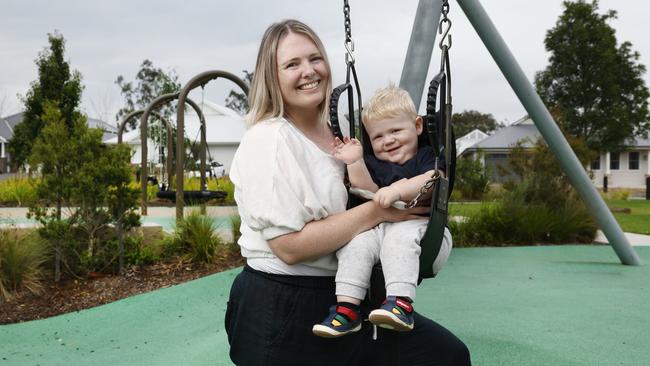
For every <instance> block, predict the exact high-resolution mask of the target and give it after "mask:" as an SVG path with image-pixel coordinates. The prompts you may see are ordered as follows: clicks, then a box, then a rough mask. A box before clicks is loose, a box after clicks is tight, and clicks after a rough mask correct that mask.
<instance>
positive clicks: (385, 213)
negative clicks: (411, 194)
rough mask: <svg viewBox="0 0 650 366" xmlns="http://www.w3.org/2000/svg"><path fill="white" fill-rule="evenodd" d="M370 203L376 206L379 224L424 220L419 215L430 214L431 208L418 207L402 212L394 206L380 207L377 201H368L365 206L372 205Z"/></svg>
mask: <svg viewBox="0 0 650 366" xmlns="http://www.w3.org/2000/svg"><path fill="white" fill-rule="evenodd" d="M370 203H372V204H373V205H374V206H375V207H374V212H375V215H377V217H378V218H379V223H381V222H399V221H406V220H416V219H422V216H419V215H422V214H426V213H427V212H429V207H424V206H418V207H413V208H409V209H406V210H400V209H397V208H395V207H392V206H389V207H387V208H383V207H381V206H380V205H379V203H377V202H375V201H368V202H366V203H364V204H370Z"/></svg>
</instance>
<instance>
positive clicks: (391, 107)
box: [362, 83, 418, 123]
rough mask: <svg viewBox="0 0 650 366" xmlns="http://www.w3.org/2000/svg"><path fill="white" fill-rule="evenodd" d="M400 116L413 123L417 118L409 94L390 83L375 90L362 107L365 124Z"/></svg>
mask: <svg viewBox="0 0 650 366" xmlns="http://www.w3.org/2000/svg"><path fill="white" fill-rule="evenodd" d="M402 115H403V116H405V117H407V118H408V119H410V120H412V121H413V122H415V119H416V118H417V116H418V114H417V111H416V110H415V104H413V99H411V96H410V95H409V93H408V92H407V91H406V90H404V89H400V88H399V87H397V86H395V85H394V84H392V83H391V84H389V85H388V86H387V87H385V88H381V89H379V90H377V91H376V92H375V94H374V95H373V96H372V98H370V100H369V101H368V102H367V103H366V105H365V106H364V107H363V113H362V120H363V122H364V123H367V122H372V121H375V120H378V119H386V118H394V117H397V116H402Z"/></svg>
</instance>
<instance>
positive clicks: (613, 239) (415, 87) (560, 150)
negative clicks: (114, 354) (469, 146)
mask: <svg viewBox="0 0 650 366" xmlns="http://www.w3.org/2000/svg"><path fill="white" fill-rule="evenodd" d="M456 2H457V4H458V5H459V7H460V8H461V9H462V10H463V12H464V13H465V15H466V16H467V18H468V20H469V21H470V23H471V24H472V26H473V27H474V29H475V31H476V32H477V34H478V35H479V37H480V39H481V40H482V42H483V43H484V45H485V46H486V48H487V50H488V51H489V52H490V54H491V55H492V57H493V59H494V60H495V62H496V64H497V66H498V67H499V69H500V70H501V72H502V73H503V75H504V76H505V78H506V80H507V81H508V83H509V84H510V86H511V87H512V89H513V91H514V92H515V94H516V95H517V97H518V99H519V100H520V102H521V103H522V105H523V106H524V108H525V109H526V111H527V112H528V114H529V116H530V117H531V119H532V120H533V122H534V123H535V125H536V126H537V128H538V130H539V131H540V133H541V135H542V137H543V138H544V139H545V141H546V142H547V143H548V145H549V147H550V149H551V151H552V152H553V154H554V156H555V157H556V159H557V160H558V162H559V163H560V166H561V167H562V169H563V171H564V172H565V173H566V175H567V176H568V178H569V180H570V181H571V183H572V185H573V186H574V187H575V188H576V190H577V192H578V193H579V194H580V196H581V198H582V199H583V201H584V202H585V204H586V205H587V207H588V208H589V209H590V211H591V212H593V214H594V217H595V219H596V221H597V223H598V224H599V226H600V227H601V228H602V230H603V232H604V234H605V236H606V237H607V238H608V240H609V242H610V244H611V245H612V247H613V249H614V251H615V252H616V254H617V255H618V257H619V259H620V261H621V262H622V263H623V264H627V265H640V264H641V262H640V259H639V257H638V255H637V253H636V252H635V251H634V249H633V248H632V246H631V245H630V243H629V241H628V240H627V238H626V237H625V235H624V234H623V231H622V230H621V228H620V226H619V225H618V223H617V222H616V220H615V219H614V217H613V215H612V213H611V212H610V211H609V209H608V208H607V205H606V204H605V202H604V201H603V199H602V197H600V195H599V194H598V192H597V191H596V189H595V187H594V186H593V184H592V183H591V181H590V180H589V178H588V176H587V174H586V172H585V170H584V168H583V167H582V165H581V164H580V162H579V160H578V159H577V157H576V155H575V153H574V152H573V151H572V150H571V148H570V146H569V144H568V143H567V141H566V139H565V138H564V136H563V135H562V133H561V132H560V130H559V128H558V126H557V124H556V123H555V122H554V121H553V118H552V117H551V115H550V113H549V112H548V110H547V109H546V107H545V106H544V104H543V103H542V101H541V98H540V97H539V96H538V95H537V93H536V91H535V89H534V88H533V86H532V84H531V83H530V81H528V79H527V78H526V76H525V74H524V73H523V71H522V69H521V67H520V66H519V65H518V63H517V62H516V60H515V58H514V56H513V55H512V54H511V52H510V50H509V49H508V47H507V45H506V44H505V42H504V41H503V39H502V38H501V36H500V35H499V33H498V31H497V30H496V27H495V26H494V24H493V23H492V22H491V20H490V18H489V17H488V15H487V13H486V12H485V9H483V7H482V5H481V4H480V2H479V0H457V1H456ZM343 10H344V17H345V22H344V25H345V49H346V54H345V62H346V67H347V71H346V80H345V83H344V84H342V85H340V86H338V87H336V88H335V89H334V90H333V93H332V97H331V104H330V118H331V126H332V129H333V131H334V134H335V135H336V136H337V137H339V138H342V137H343V133H342V132H341V128H340V123H339V120H338V107H339V106H338V103H339V99H340V97H341V95H342V94H344V93H347V99H348V116H349V117H350V118H349V119H350V123H349V127H350V128H349V130H350V131H349V136H350V137H354V136H355V130H357V129H358V131H359V133H360V136H359V139H360V140H361V142H362V144H363V146H364V151H366V152H370V151H372V149H371V148H370V145H369V144H370V141H369V140H368V137H367V133H366V131H365V129H364V127H363V124H362V123H361V90H360V87H359V81H358V78H357V74H356V69H355V59H354V55H353V53H354V43H353V41H352V36H351V22H350V6H349V4H348V0H344V6H343ZM448 12H449V1H448V0H420V1H419V4H418V8H417V13H416V17H415V21H414V25H413V30H412V32H411V39H410V42H409V46H408V50H407V55H406V60H405V63H404V68H403V70H402V75H401V79H400V84H399V86H400V87H401V88H402V89H405V90H407V91H408V92H409V94H410V95H411V98H412V99H413V102H414V103H415V106H416V109H417V108H418V106H419V104H420V100H421V96H422V92H423V90H424V83H425V78H426V75H427V71H428V67H429V63H430V60H431V55H432V51H433V46H434V42H435V33H436V28H437V29H438V32H439V33H440V34H441V35H442V37H441V41H440V42H439V47H440V49H441V61H440V69H439V72H438V73H437V74H436V75H435V76H434V77H433V78H432V79H431V81H430V83H429V87H428V94H427V106H426V115H425V116H424V117H423V119H424V121H425V123H424V133H423V134H422V135H421V136H420V140H419V143H420V144H428V145H430V146H431V147H432V148H433V150H434V152H435V153H436V154H437V156H436V161H437V162H438V164H439V166H440V168H441V169H440V170H442V171H444V172H445V174H444V175H441V174H437V173H434V175H432V177H431V179H429V181H428V182H427V183H426V184H425V185H424V186H423V187H422V188H421V190H420V195H418V197H416V198H415V199H414V200H413V201H412V202H409V204H408V205H407V206H408V207H411V206H413V205H415V204H417V202H418V199H419V197H420V196H421V195H423V194H427V193H428V192H429V191H431V203H430V208H431V210H430V217H429V223H428V227H427V230H426V232H425V234H424V237H423V238H422V241H421V247H422V252H421V255H420V278H421V279H423V278H430V277H433V276H435V274H436V270H437V269H436V268H434V265H435V263H436V259H437V258H438V257H439V255H441V254H445V255H448V253H441V246H442V242H443V240H446V239H445V235H444V231H445V230H446V226H447V215H448V209H447V208H448V200H449V197H450V195H451V191H452V189H453V184H454V176H455V159H456V153H455V139H454V136H453V130H452V121H451V115H452V103H451V101H452V98H451V70H450V60H449V49H450V48H451V35H450V34H449V31H450V28H451V20H450V19H449V18H448V16H447V15H448ZM441 15H442V19H440V17H441ZM445 42H446V43H445ZM218 78H225V79H228V80H230V81H232V82H234V83H235V84H237V85H238V86H239V87H240V89H241V90H242V91H243V92H244V94H246V95H247V94H248V86H247V85H246V84H245V83H244V82H243V81H242V80H241V79H240V78H238V77H237V76H235V75H233V74H231V73H228V72H225V71H220V70H212V71H206V72H203V73H200V74H198V75H196V76H195V77H193V78H192V79H191V80H190V81H189V82H187V83H186V84H185V85H184V86H183V88H182V89H181V91H180V92H178V93H175V94H167V95H163V96H161V97H159V98H157V99H156V100H154V101H153V102H151V103H150V104H149V105H148V106H147V108H145V110H144V111H136V112H132V114H129V115H128V116H127V117H128V118H134V117H135V116H137V115H138V114H139V113H141V117H140V130H141V134H140V135H141V143H142V168H141V174H140V179H141V187H142V198H143V199H142V214H143V215H146V214H147V210H146V194H147V172H148V170H147V164H146V157H147V148H146V141H147V119H148V116H149V115H150V114H154V112H153V110H154V109H155V108H156V107H158V106H160V105H161V104H162V103H165V102H168V101H171V100H173V99H178V102H177V105H178V108H177V118H176V121H177V126H176V127H177V131H178V132H177V137H176V138H177V142H176V165H175V166H176V191H169V192H170V193H169V198H170V199H174V200H175V202H176V219H177V220H180V219H182V218H183V207H184V202H185V201H186V200H188V201H189V200H192V197H193V195H195V196H194V197H196V198H197V199H201V197H203V195H206V197H207V196H208V195H209V194H210V191H207V189H206V188H207V186H206V184H205V171H206V165H205V164H206V161H205V150H206V149H207V143H206V142H205V119H204V118H203V114H202V112H201V109H200V108H199V107H198V106H197V105H196V103H194V102H192V101H191V100H190V99H189V98H188V97H187V96H188V94H189V92H190V91H191V90H193V89H194V88H196V87H197V86H201V87H202V88H203V87H205V85H206V84H207V83H208V82H210V81H211V80H215V79H218ZM354 92H356V99H357V104H356V105H357V106H358V108H357V118H354V116H355V113H354V112H355V108H354V106H355V101H354V99H355V95H354ZM186 103H187V104H189V105H190V106H191V107H192V108H194V109H195V111H196V112H197V114H198V115H199V116H200V120H201V149H200V151H201V163H200V165H201V167H200V171H201V188H202V189H201V190H199V191H196V192H194V193H190V194H189V195H188V194H186V193H187V192H192V191H184V189H183V188H184V187H183V185H184V181H183V168H184V161H185V147H184V137H185V133H184V113H185V104H186ZM437 104H438V105H437ZM154 115H155V114H154ZM159 119H161V121H164V119H162V118H160V117H159ZM126 120H127V118H126V117H125V119H124V120H123V122H122V124H124V123H126ZM164 123H166V127H167V130H168V131H169V130H170V125H169V123H168V122H164ZM122 129H123V126H122V125H121V126H120V140H121V131H122ZM170 135H171V134H169V133H168V150H170V149H171V143H169V138H170V137H169V136H170ZM171 156H172V154H171V153H170V152H168V154H167V157H168V159H167V170H168V172H167V173H168V182H170V183H171V181H172V173H171V171H170V170H171V169H170V167H171V162H170V161H169V159H170V157H171ZM178 192H183V194H178ZM358 202H359V201H358V199H357V198H353V196H351V199H350V200H349V203H348V204H349V205H355V204H357V203H358ZM375 273H378V274H380V273H381V270H380V268H379V270H375V271H374V272H373V276H374V274H375ZM374 287H381V286H374ZM379 296H381V295H380V294H379Z"/></svg>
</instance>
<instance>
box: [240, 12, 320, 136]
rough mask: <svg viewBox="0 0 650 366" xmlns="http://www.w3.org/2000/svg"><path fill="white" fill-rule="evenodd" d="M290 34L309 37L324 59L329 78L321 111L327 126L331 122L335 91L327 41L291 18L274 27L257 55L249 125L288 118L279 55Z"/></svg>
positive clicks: (264, 37) (266, 34)
mask: <svg viewBox="0 0 650 366" xmlns="http://www.w3.org/2000/svg"><path fill="white" fill-rule="evenodd" d="M289 33H295V34H300V35H303V36H306V37H307V38H309V39H310V40H311V41H312V42H314V45H316V48H317V49H318V51H319V52H320V54H321V56H322V57H323V61H324V62H325V67H326V68H327V73H328V77H327V84H326V89H325V90H326V93H325V94H326V97H325V100H324V101H323V103H321V104H320V105H319V106H318V108H319V115H320V120H321V122H323V123H326V122H327V120H328V108H327V107H328V105H329V99H330V94H331V92H332V73H331V68H330V64H329V60H328V59H327V54H326V53H325V47H323V42H321V40H320V38H318V36H317V35H316V33H315V32H314V31H313V30H312V29H311V28H310V27H309V26H307V25H306V24H304V23H302V22H300V21H298V20H295V19H287V20H283V21H281V22H278V23H274V24H271V25H270V26H269V27H268V28H267V29H266V31H265V32H264V36H263V37H262V43H261V44H260V49H259V51H258V53H257V62H256V65H255V71H254V74H253V80H252V82H251V88H250V91H249V93H248V100H249V103H250V112H249V113H248V114H247V115H246V121H247V123H248V125H249V126H252V125H254V124H255V123H257V122H260V121H262V120H265V119H268V118H273V117H281V116H283V115H284V100H283V99H282V93H281V92H280V83H279V81H278V59H277V52H278V44H279V43H280V40H281V39H282V38H284V37H285V36H286V35H287V34H289Z"/></svg>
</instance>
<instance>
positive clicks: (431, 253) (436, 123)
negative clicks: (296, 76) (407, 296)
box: [330, 0, 456, 298]
mask: <svg viewBox="0 0 650 366" xmlns="http://www.w3.org/2000/svg"><path fill="white" fill-rule="evenodd" d="M448 11H449V5H448V4H447V3H446V2H445V7H444V8H443V9H442V12H443V14H444V19H443V20H442V21H441V22H440V30H441V31H442V27H443V25H446V29H445V32H444V35H443V37H442V38H443V41H441V42H440V49H441V50H442V57H441V65H440V72H439V73H438V74H437V75H436V76H434V77H433V79H432V80H431V83H430V85H429V93H428V98H427V114H426V116H425V117H424V121H425V123H424V133H422V134H421V135H420V138H419V140H418V144H419V146H425V145H429V146H431V147H432V148H433V151H434V152H435V154H436V156H435V161H436V166H437V165H438V162H440V163H441V167H442V162H443V161H444V163H445V167H444V169H443V170H444V171H445V172H446V176H445V177H443V176H441V175H440V174H439V172H438V171H437V169H436V170H435V173H434V174H433V175H432V176H431V178H430V179H429V180H428V181H427V183H426V184H425V185H424V186H423V187H422V188H421V189H420V193H419V194H418V195H417V197H415V198H414V199H413V201H411V202H410V203H409V204H408V205H407V207H413V206H415V205H416V204H417V203H418V199H419V198H420V197H421V196H422V195H423V194H426V193H428V192H429V191H431V192H432V195H431V204H430V209H431V211H430V215H429V222H428V225H427V230H426V231H425V233H424V236H423V237H422V240H421V241H420V247H421V248H422V251H421V253H420V277H421V278H430V277H434V276H435V275H436V272H437V270H438V269H434V264H435V263H436V259H437V257H438V255H439V254H440V250H441V247H442V242H443V240H444V231H445V227H446V226H447V208H448V202H449V197H450V196H451V191H452V189H453V181H454V177H455V161H456V153H455V147H456V146H455V143H454V139H453V138H452V136H453V132H452V127H451V108H452V105H451V72H450V63H449V53H448V50H449V47H450V46H451V36H448V33H449V30H450V28H451V21H450V20H449V19H448V18H447V13H448ZM343 13H344V17H345V49H346V54H345V63H346V66H347V72H346V80H345V83H344V84H342V85H340V86H338V87H336V88H334V90H333V92H332V96H331V98H330V122H331V125H332V130H333V132H334V135H336V136H337V137H338V138H340V139H341V140H342V139H343V134H342V132H341V128H340V123H339V118H338V103H339V99H340V97H341V95H342V94H343V93H347V96H348V115H349V116H350V117H351V118H350V132H349V134H350V137H351V138H353V137H355V131H356V130H357V129H358V131H359V132H360V136H359V139H360V140H361V144H362V145H363V151H364V154H372V151H373V149H372V145H371V141H370V139H369V138H368V134H367V132H366V130H365V127H364V125H363V123H362V121H361V105H362V103H361V91H360V87H359V81H358V78H357V73H356V69H355V64H354V63H355V60H354V55H353V52H354V42H353V40H352V35H351V21H350V6H349V4H348V1H347V0H344V6H343ZM445 40H447V42H448V44H444V41H445ZM430 53H431V50H429V54H430ZM429 57H430V56H429ZM427 66H428V65H427ZM351 76H352V77H353V83H352V80H351ZM424 76H425V77H426V74H425V75H424ZM422 80H424V78H422ZM423 84H424V83H423V82H422V83H421V85H423ZM353 90H356V94H357V101H358V103H357V106H358V109H357V111H358V114H357V118H356V121H355V118H354V105H355V103H354V95H353ZM438 97H439V98H440V109H439V110H436V99H437V98H438ZM443 159H444V160H443ZM350 197H351V198H350V200H349V202H348V206H355V205H357V204H359V201H360V200H359V199H357V198H355V196H350ZM446 254H448V253H446ZM374 273H375V274H376V275H374V277H380V279H379V281H383V280H382V279H381V269H380V268H376V269H375V270H374ZM373 288H382V289H383V288H384V286H383V285H382V286H373ZM380 297H382V298H383V296H380Z"/></svg>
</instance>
